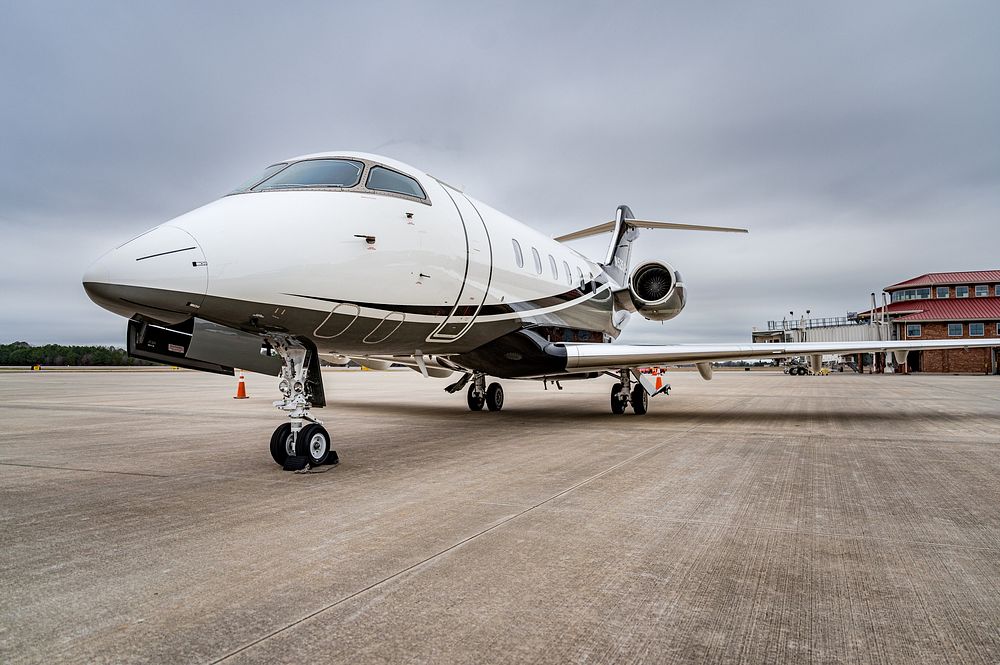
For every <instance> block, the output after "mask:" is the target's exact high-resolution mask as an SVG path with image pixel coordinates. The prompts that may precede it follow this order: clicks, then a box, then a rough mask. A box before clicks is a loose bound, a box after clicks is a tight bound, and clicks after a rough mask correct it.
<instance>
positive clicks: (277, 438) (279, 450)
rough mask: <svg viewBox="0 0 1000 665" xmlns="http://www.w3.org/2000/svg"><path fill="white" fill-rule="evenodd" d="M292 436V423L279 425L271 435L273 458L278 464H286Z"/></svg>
mask: <svg viewBox="0 0 1000 665" xmlns="http://www.w3.org/2000/svg"><path fill="white" fill-rule="evenodd" d="M291 436H292V424H291V423H285V424H284V425H279V426H278V429H276V430H274V433H273V434H272V435H271V459H273V460H274V461H275V463H277V464H278V466H285V460H286V459H288V444H289V439H290V438H291Z"/></svg>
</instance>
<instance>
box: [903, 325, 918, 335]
mask: <svg viewBox="0 0 1000 665" xmlns="http://www.w3.org/2000/svg"><path fill="white" fill-rule="evenodd" d="M906 336H907V337H920V324H919V323H907V324H906Z"/></svg>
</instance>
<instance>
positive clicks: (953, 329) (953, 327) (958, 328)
mask: <svg viewBox="0 0 1000 665" xmlns="http://www.w3.org/2000/svg"><path fill="white" fill-rule="evenodd" d="M961 336H962V324H961V323H949V324H948V337H961Z"/></svg>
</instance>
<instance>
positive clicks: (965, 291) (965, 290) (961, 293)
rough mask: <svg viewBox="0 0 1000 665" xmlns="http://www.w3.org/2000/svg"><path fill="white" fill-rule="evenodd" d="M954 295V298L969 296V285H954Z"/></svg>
mask: <svg viewBox="0 0 1000 665" xmlns="http://www.w3.org/2000/svg"><path fill="white" fill-rule="evenodd" d="M955 297H956V298H968V297H969V287H967V286H956V287H955Z"/></svg>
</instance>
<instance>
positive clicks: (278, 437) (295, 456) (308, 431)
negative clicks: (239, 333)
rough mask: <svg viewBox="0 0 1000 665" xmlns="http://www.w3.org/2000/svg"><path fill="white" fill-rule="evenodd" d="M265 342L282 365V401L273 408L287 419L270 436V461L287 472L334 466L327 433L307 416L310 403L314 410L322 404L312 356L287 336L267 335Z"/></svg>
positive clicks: (301, 345) (317, 370) (317, 422)
mask: <svg viewBox="0 0 1000 665" xmlns="http://www.w3.org/2000/svg"><path fill="white" fill-rule="evenodd" d="M267 341H268V343H269V344H270V345H271V348H273V349H274V350H275V351H277V353H278V355H279V356H281V359H282V361H284V366H283V367H282V368H281V380H280V381H279V382H278V390H280V391H281V395H282V399H279V400H277V401H275V402H274V406H276V407H277V408H279V409H281V410H282V411H286V412H288V418H289V422H287V423H284V424H283V425H279V426H278V428H277V429H276V430H274V434H272V435H271V446H270V448H271V457H272V458H273V459H274V461H275V462H277V463H278V464H280V465H281V466H282V467H283V468H284V469H285V470H288V471H301V470H303V469H306V468H308V467H315V466H320V465H322V464H337V462H339V461H340V460H339V459H338V457H337V451H335V450H332V449H331V447H330V433H329V432H327V431H326V428H325V427H323V423H322V421H320V420H318V419H317V418H315V417H313V415H312V414H311V413H310V412H309V409H310V408H312V406H313V403H312V402H313V401H317V402H318V406H323V405H324V404H325V401H326V400H325V398H324V396H323V384H322V378H321V377H320V376H319V362H318V360H317V359H316V358H315V354H314V353H313V352H311V351H310V350H309V349H307V348H306V347H305V346H304V345H303V344H302V343H301V342H299V341H297V340H296V339H294V338H292V337H289V336H285V335H269V336H268V337H267Z"/></svg>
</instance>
